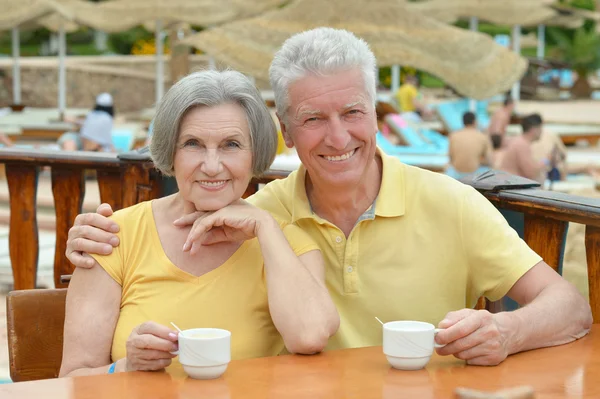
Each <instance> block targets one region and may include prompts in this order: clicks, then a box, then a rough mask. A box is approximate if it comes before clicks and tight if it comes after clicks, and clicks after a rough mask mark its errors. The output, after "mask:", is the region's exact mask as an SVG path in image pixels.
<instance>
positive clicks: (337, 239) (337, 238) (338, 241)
mask: <svg viewBox="0 0 600 399" xmlns="http://www.w3.org/2000/svg"><path fill="white" fill-rule="evenodd" d="M335 242H337V243H338V244H339V243H340V242H342V237H340V236H337V237H335Z"/></svg>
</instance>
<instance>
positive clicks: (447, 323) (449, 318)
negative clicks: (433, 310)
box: [438, 309, 477, 328]
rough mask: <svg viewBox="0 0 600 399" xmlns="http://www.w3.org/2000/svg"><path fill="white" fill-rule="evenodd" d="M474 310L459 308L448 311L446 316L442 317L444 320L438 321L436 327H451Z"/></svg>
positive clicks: (474, 311)
mask: <svg viewBox="0 0 600 399" xmlns="http://www.w3.org/2000/svg"><path fill="white" fill-rule="evenodd" d="M476 312H477V311H476V310H473V309H460V310H457V311H455V312H449V313H448V314H447V315H446V317H444V320H442V321H440V322H439V324H438V328H448V327H451V326H453V325H454V324H456V323H458V322H459V321H461V320H462V319H465V318H467V317H469V316H470V315H472V314H473V313H476Z"/></svg>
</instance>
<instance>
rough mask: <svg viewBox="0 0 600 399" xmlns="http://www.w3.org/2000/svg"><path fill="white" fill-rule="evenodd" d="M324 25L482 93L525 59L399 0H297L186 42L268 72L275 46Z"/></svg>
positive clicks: (508, 79) (499, 87)
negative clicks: (441, 21) (347, 31)
mask: <svg viewBox="0 0 600 399" xmlns="http://www.w3.org/2000/svg"><path fill="white" fill-rule="evenodd" d="M320 26H330V27H333V28H342V29H347V30H350V31H352V32H354V33H355V34H357V35H358V36H360V37H362V38H364V39H365V40H366V41H367V42H368V43H369V44H370V46H371V48H372V50H373V52H374V53H375V55H376V56H377V59H378V63H379V65H393V64H403V65H410V66H413V67H415V68H418V69H421V70H424V71H427V72H430V73H432V74H434V75H436V76H438V77H440V78H442V79H444V80H445V81H446V82H448V83H449V84H450V85H451V86H453V87H454V88H455V89H456V90H457V91H459V92H460V93H462V94H464V95H466V96H470V97H474V98H478V99H483V98H488V97H490V96H492V95H495V94H497V93H500V92H503V91H505V90H508V89H509V88H510V87H511V86H512V84H513V83H514V82H516V81H518V80H519V79H520V78H521V76H522V75H523V73H524V72H525V69H526V67H527V62H526V60H525V59H524V58H522V57H520V56H518V55H516V54H514V53H512V52H510V51H509V50H507V49H505V48H503V47H502V46H500V45H498V44H496V43H495V42H494V41H493V40H492V39H491V38H489V37H488V36H487V35H484V34H480V33H472V32H468V31H465V30H463V29H458V28H455V27H451V26H448V25H446V24H443V23H440V22H439V21H436V20H433V19H430V18H427V17H425V16H423V15H421V14H420V13H416V12H412V11H410V10H409V9H408V8H407V7H406V4H405V3H404V2H402V1H398V0H378V1H375V0H355V1H348V0H329V1H327V2H323V1H321V0H297V1H294V2H292V3H291V4H290V5H288V6H287V7H285V8H282V9H279V10H275V11H271V12H268V13H265V14H264V15H262V16H260V17H256V18H252V19H247V20H242V21H237V22H232V23H229V24H226V25H223V26H221V27H217V28H213V29H209V30H206V31H203V32H200V33H198V34H196V35H194V36H190V37H189V38H187V39H184V42H186V43H188V44H190V45H193V46H195V47H197V48H200V49H202V50H203V51H205V52H206V53H207V54H209V55H212V56H214V57H215V58H216V59H217V60H219V61H221V62H223V63H225V64H227V65H229V66H231V67H233V68H236V69H238V70H240V71H242V72H244V73H247V74H250V75H253V76H255V77H259V78H262V79H266V78H267V75H268V67H269V64H270V62H271V59H272V58H273V54H274V52H275V51H276V50H277V49H278V48H279V47H280V46H281V44H282V43H283V42H284V41H285V40H286V39H287V38H288V37H290V35H292V34H295V33H298V32H301V31H304V30H307V29H312V28H316V27H320Z"/></svg>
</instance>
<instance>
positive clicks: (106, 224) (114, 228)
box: [72, 213, 119, 233]
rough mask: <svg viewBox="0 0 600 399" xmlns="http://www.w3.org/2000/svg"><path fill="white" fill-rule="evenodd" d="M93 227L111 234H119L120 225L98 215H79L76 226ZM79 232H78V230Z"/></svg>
mask: <svg viewBox="0 0 600 399" xmlns="http://www.w3.org/2000/svg"><path fill="white" fill-rule="evenodd" d="M85 225H87V226H93V227H97V228H99V229H101V230H104V231H108V232H111V233H117V232H119V225H118V224H116V223H115V222H113V221H112V220H110V219H108V218H107V217H106V216H103V215H100V214H98V213H83V214H81V215H77V217H76V218H75V223H74V226H85ZM72 229H73V228H72ZM76 231H77V230H76Z"/></svg>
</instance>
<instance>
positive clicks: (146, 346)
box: [125, 321, 178, 371]
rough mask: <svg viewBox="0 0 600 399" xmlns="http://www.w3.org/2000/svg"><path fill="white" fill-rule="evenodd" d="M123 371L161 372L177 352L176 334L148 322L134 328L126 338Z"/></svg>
mask: <svg viewBox="0 0 600 399" xmlns="http://www.w3.org/2000/svg"><path fill="white" fill-rule="evenodd" d="M126 348H127V360H126V362H125V371H152V370H161V369H164V368H165V367H167V366H169V365H170V364H171V359H173V358H174V357H175V356H177V355H174V354H172V353H171V352H175V351H177V350H178V345H177V333H176V332H175V331H172V330H171V329H169V328H167V327H165V326H163V325H160V324H158V323H155V322H153V321H148V322H146V323H143V324H140V325H139V326H137V327H135V328H134V329H133V331H132V332H131V335H129V338H127V344H126Z"/></svg>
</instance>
